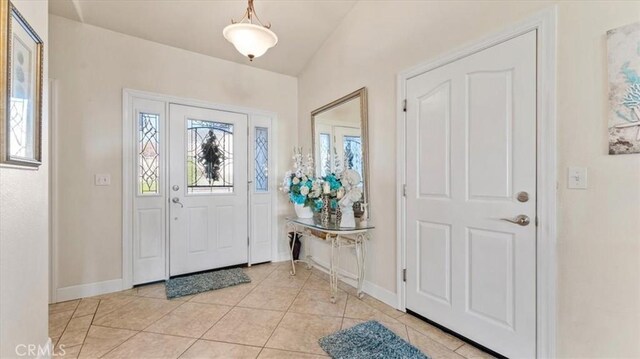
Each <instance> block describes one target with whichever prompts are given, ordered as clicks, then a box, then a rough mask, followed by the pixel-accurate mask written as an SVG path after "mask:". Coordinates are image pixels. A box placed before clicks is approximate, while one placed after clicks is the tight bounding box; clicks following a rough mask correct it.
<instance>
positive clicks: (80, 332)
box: [58, 315, 93, 347]
mask: <svg viewBox="0 0 640 359" xmlns="http://www.w3.org/2000/svg"><path fill="white" fill-rule="evenodd" d="M91 320H93V317H92V316H90V315H85V316H84V317H79V318H73V319H71V320H70V321H69V324H67V328H66V329H65V330H64V333H63V334H62V336H61V337H60V340H58V345H65V346H66V347H72V346H76V345H81V344H82V343H83V342H84V338H85V337H86V336H87V331H89V327H90V326H91Z"/></svg>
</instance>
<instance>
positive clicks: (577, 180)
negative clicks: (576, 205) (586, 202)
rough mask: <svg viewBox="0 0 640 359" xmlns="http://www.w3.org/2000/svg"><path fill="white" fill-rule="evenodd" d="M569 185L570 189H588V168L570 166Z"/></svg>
mask: <svg viewBox="0 0 640 359" xmlns="http://www.w3.org/2000/svg"><path fill="white" fill-rule="evenodd" d="M567 175H568V177H567V187H568V188H570V189H587V169H586V168H584V167H569V171H568V173H567Z"/></svg>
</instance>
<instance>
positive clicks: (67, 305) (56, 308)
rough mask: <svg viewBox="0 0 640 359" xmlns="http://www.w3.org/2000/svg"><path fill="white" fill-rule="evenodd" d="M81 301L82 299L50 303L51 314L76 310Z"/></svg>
mask: <svg viewBox="0 0 640 359" xmlns="http://www.w3.org/2000/svg"><path fill="white" fill-rule="evenodd" d="M78 303H80V300H79V299H77V300H69V301H66V302H60V303H54V304H49V314H54V313H60V312H68V311H70V310H75V309H76V307H77V306H78Z"/></svg>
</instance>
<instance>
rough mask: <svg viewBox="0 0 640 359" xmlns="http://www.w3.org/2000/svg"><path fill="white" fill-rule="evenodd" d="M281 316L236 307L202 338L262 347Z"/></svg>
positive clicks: (276, 313)
mask: <svg viewBox="0 0 640 359" xmlns="http://www.w3.org/2000/svg"><path fill="white" fill-rule="evenodd" d="M283 316H284V312H277V311H273V310H263V309H252V308H240V307H236V308H233V309H232V310H231V311H230V312H229V313H227V315H225V316H224V318H222V319H220V321H218V323H216V325H214V326H213V327H212V328H211V329H210V330H209V331H208V332H207V333H206V334H205V335H204V336H203V337H202V338H203V339H209V340H217V341H221V342H229V343H237V344H245V345H255V346H263V345H264V344H265V343H266V342H267V339H269V336H271V333H273V330H274V329H276V326H277V325H278V323H280V320H281V319H282V317H283Z"/></svg>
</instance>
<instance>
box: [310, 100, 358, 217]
mask: <svg viewBox="0 0 640 359" xmlns="http://www.w3.org/2000/svg"><path fill="white" fill-rule="evenodd" d="M311 121H312V132H313V133H312V136H313V148H314V150H313V151H314V162H315V166H316V175H317V176H319V177H324V176H326V175H328V174H331V173H335V172H336V171H337V170H340V169H353V170H355V171H356V172H358V173H359V174H360V177H361V178H362V183H361V184H360V185H361V186H362V193H363V198H362V199H361V200H360V201H358V202H357V203H356V205H355V206H354V210H355V213H356V216H358V215H360V216H362V215H363V214H364V212H365V211H364V209H365V208H364V207H365V205H366V203H367V202H368V197H369V193H368V186H367V184H368V180H369V178H368V168H367V157H368V156H367V148H368V139H367V92H366V88H361V89H360V90H357V91H355V92H353V93H350V94H348V95H346V96H344V97H342V98H340V99H338V100H336V101H334V102H332V103H330V104H328V105H325V106H323V107H321V108H319V109H317V110H315V111H313V112H312V113H311Z"/></svg>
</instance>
